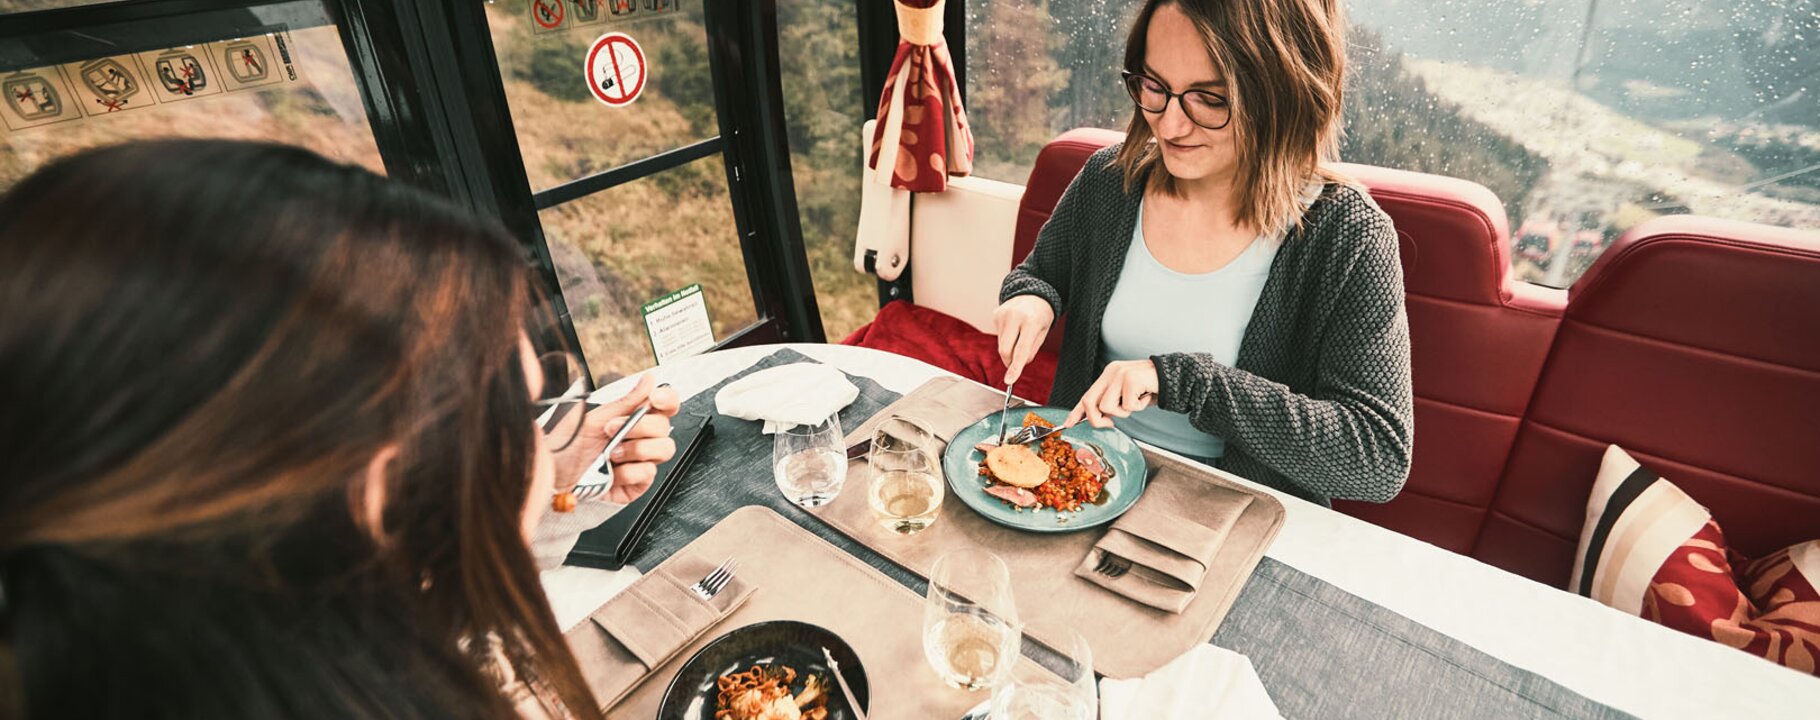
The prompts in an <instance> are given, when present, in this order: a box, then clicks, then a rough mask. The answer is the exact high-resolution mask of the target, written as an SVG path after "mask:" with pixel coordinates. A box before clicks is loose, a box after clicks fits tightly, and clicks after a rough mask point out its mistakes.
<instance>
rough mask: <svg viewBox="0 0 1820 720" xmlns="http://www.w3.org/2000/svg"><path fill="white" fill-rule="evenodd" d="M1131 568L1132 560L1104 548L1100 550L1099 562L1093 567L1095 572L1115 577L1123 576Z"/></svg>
mask: <svg viewBox="0 0 1820 720" xmlns="http://www.w3.org/2000/svg"><path fill="white" fill-rule="evenodd" d="M1129 570H1131V561H1130V560H1126V559H1124V558H1122V557H1119V556H1117V555H1114V554H1112V553H1109V552H1106V551H1104V550H1101V551H1100V561H1099V563H1098V564H1097V565H1094V567H1093V571H1094V572H1096V573H1099V574H1101V575H1105V576H1106V577H1113V578H1115V577H1119V576H1122V575H1124V574H1125V573H1126V572H1127V571H1129Z"/></svg>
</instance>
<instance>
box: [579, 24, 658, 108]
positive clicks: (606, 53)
mask: <svg viewBox="0 0 1820 720" xmlns="http://www.w3.org/2000/svg"><path fill="white" fill-rule="evenodd" d="M582 71H583V72H584V73H586V75H587V80H588V90H589V91H590V92H592V93H594V99H596V100H599V101H601V102H602V103H605V104H606V105H607V106H609V107H625V106H627V105H630V104H632V101H633V100H637V99H638V96H639V94H640V93H643V92H644V91H645V72H646V65H645V51H644V50H643V49H642V48H640V47H639V46H638V41H636V40H633V39H632V37H631V36H629V35H627V34H625V33H618V32H611V33H607V34H605V35H602V36H600V37H599V38H597V39H595V40H594V45H593V46H592V47H590V48H588V60H587V63H586V65H584V66H583V68H582Z"/></svg>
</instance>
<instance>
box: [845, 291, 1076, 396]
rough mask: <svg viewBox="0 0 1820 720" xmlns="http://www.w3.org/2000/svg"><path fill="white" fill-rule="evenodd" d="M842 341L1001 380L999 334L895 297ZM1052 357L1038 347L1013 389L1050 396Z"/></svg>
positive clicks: (996, 383)
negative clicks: (983, 330)
mask: <svg viewBox="0 0 1820 720" xmlns="http://www.w3.org/2000/svg"><path fill="white" fill-rule="evenodd" d="M841 344H842V345H857V346H859V347H867V348H872V349H874V350H884V351H886V352H891V353H896V354H898V355H903V356H905V357H912V358H916V359H918V360H921V361H923V362H926V363H929V364H930V365H934V366H936V367H938V368H941V369H943V370H947V371H948V372H951V373H954V374H956V375H959V376H961V377H964V378H969V379H972V380H974V381H977V382H979V383H982V384H985V385H990V386H993V387H1001V383H1003V382H1004V380H1005V363H1004V362H1002V361H1000V360H999V357H998V338H997V337H994V336H992V335H988V334H986V333H983V332H980V331H978V330H975V329H973V326H972V325H968V324H967V323H966V322H964V321H962V320H960V319H959V318H956V317H953V316H951V315H948V314H946V313H942V312H940V311H936V310H931V309H929V308H926V307H923V306H921V305H916V304H914V303H907V302H904V301H901V300H899V301H895V302H891V303H887V304H886V305H885V306H884V307H883V308H880V309H879V311H878V316H877V317H875V318H873V319H872V322H870V323H867V324H865V325H864V326H862V327H860V329H858V330H855V331H853V334H852V335H848V336H847V339H845V340H842V341H841ZM1055 360H1056V355H1055V353H1053V352H1049V351H1039V352H1038V353H1037V354H1036V358H1035V359H1033V360H1031V361H1030V364H1029V365H1028V366H1026V367H1025V368H1024V375H1023V377H1020V378H1018V381H1017V387H1016V388H1014V389H1013V392H1015V393H1017V396H1018V397H1021V398H1025V399H1027V400H1032V401H1035V402H1038V403H1041V402H1044V401H1046V400H1048V399H1049V385H1050V383H1052V382H1054V381H1055Z"/></svg>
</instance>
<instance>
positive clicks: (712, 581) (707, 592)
mask: <svg viewBox="0 0 1820 720" xmlns="http://www.w3.org/2000/svg"><path fill="white" fill-rule="evenodd" d="M738 569H739V558H727V561H726V562H723V563H721V564H720V567H717V568H714V572H711V573H708V575H707V577H704V578H702V579H701V580H700V581H698V582H696V583H695V584H694V585H690V586H689V592H692V593H695V595H696V596H697V597H700V598H701V599H703V600H713V599H714V596H715V595H719V594H720V591H721V590H722V589H724V588H726V587H727V581H729V580H732V579H733V571H735V570H738Z"/></svg>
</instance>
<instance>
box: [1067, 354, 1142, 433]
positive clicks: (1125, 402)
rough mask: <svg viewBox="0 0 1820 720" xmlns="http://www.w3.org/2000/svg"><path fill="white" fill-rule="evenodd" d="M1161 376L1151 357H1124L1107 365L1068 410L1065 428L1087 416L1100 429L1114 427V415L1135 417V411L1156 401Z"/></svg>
mask: <svg viewBox="0 0 1820 720" xmlns="http://www.w3.org/2000/svg"><path fill="white" fill-rule="evenodd" d="M1156 393H1157V377H1156V363H1153V362H1151V361H1149V360H1121V361H1119V362H1115V363H1109V364H1107V365H1106V371H1105V372H1102V373H1100V379H1099V380H1096V381H1094V383H1093V387H1090V388H1087V393H1086V394H1084V395H1082V396H1081V401H1080V402H1078V403H1075V404H1074V410H1072V411H1070V412H1069V413H1068V419H1067V420H1066V421H1064V422H1063V423H1062V426H1063V427H1073V426H1074V424H1075V423H1078V422H1080V421H1081V419H1082V418H1086V419H1087V422H1088V423H1090V424H1092V425H1093V426H1094V427H1097V428H1109V427H1112V420H1110V419H1108V417H1107V416H1108V415H1110V416H1112V417H1122V418H1123V417H1131V414H1132V413H1134V412H1137V411H1139V410H1142V409H1144V408H1147V407H1150V403H1151V402H1152V401H1154V400H1156Z"/></svg>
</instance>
